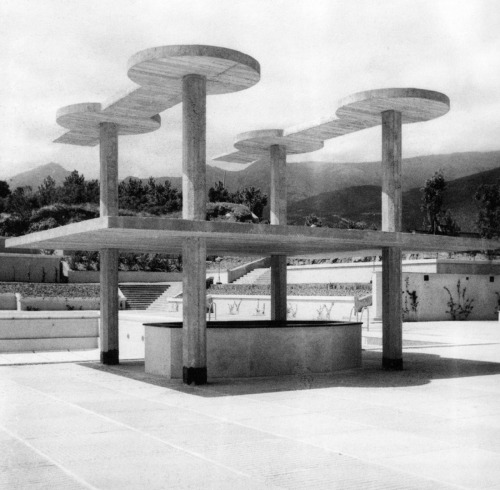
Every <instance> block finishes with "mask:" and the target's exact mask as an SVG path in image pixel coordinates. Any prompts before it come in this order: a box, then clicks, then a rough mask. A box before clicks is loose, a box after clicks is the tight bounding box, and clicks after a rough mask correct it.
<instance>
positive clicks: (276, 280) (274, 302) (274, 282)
mask: <svg viewBox="0 0 500 490" xmlns="http://www.w3.org/2000/svg"><path fill="white" fill-rule="evenodd" d="M286 313H287V311H286V255H271V320H286Z"/></svg>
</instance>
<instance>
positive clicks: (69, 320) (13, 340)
mask: <svg viewBox="0 0 500 490" xmlns="http://www.w3.org/2000/svg"><path fill="white" fill-rule="evenodd" d="M0 320H1V321H0V352H27V351H50V350H76V349H95V348H97V346H98V338H99V328H98V321H99V314H98V313H90V312H88V313H84V314H81V313H73V312H66V313H64V314H63V313H62V312H57V313H53V314H51V315H50V316H48V315H47V314H44V313H42V312H16V313H8V314H7V312H2V315H1V316H0Z"/></svg>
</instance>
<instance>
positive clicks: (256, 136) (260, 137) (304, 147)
mask: <svg viewBox="0 0 500 490" xmlns="http://www.w3.org/2000/svg"><path fill="white" fill-rule="evenodd" d="M272 145H281V146H284V147H286V152H287V153H288V154H298V153H310V152H312V151H316V150H320V149H321V148H323V142H322V141H319V140H300V139H297V138H296V139H294V138H293V137H291V136H288V137H284V136H283V130H282V129H263V130H258V131H249V132H247V133H241V134H239V135H238V136H236V141H235V143H234V147H235V148H237V149H238V150H240V151H244V152H245V153H251V154H255V155H262V154H266V155H268V154H269V149H270V147H271V146H272Z"/></svg>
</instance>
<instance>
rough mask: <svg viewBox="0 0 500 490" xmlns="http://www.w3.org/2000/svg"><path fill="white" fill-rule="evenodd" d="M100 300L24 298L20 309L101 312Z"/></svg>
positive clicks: (21, 300)
mask: <svg viewBox="0 0 500 490" xmlns="http://www.w3.org/2000/svg"><path fill="white" fill-rule="evenodd" d="M99 305H100V300H99V298H53V297H46V298H40V297H29V296H26V297H22V298H21V299H20V309H21V310H22V311H27V310H28V309H29V308H36V309H37V310H41V311H57V310H99V308H100V306H99Z"/></svg>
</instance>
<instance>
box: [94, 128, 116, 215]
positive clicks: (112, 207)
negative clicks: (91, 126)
mask: <svg viewBox="0 0 500 490" xmlns="http://www.w3.org/2000/svg"><path fill="white" fill-rule="evenodd" d="M99 133H100V148H99V152H100V162H101V168H100V172H101V176H100V183H99V187H100V194H101V195H100V201H101V206H100V214H101V216H118V126H117V125H116V124H114V123H107V122H104V123H101V124H100V125H99Z"/></svg>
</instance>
